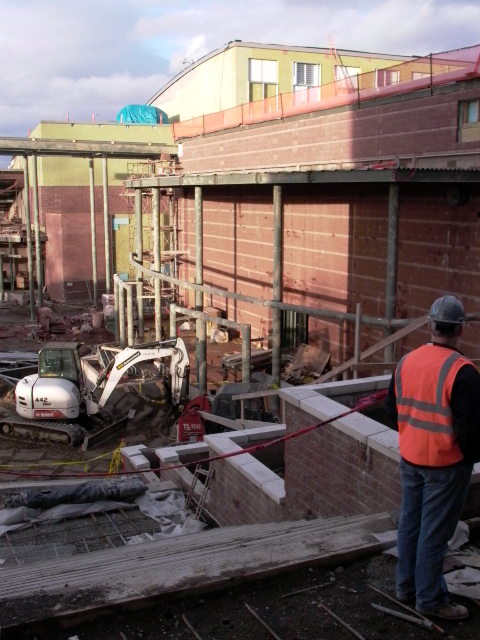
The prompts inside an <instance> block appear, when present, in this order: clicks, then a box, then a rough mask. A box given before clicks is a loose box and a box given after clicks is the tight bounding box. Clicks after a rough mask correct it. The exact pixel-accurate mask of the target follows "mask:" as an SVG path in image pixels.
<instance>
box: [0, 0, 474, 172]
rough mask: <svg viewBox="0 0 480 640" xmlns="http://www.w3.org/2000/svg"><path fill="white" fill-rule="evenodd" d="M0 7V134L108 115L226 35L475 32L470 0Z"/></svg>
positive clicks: (371, 40) (359, 38)
mask: <svg viewBox="0 0 480 640" xmlns="http://www.w3.org/2000/svg"><path fill="white" fill-rule="evenodd" d="M0 16H1V24H2V28H1V30H0V54H1V62H0V136H25V135H27V132H28V129H33V128H34V127H35V125H36V124H37V123H38V122H39V121H40V120H65V118H66V114H67V112H68V114H69V118H70V120H76V121H78V120H91V117H92V113H94V114H95V117H96V119H97V120H103V121H113V120H115V117H116V114H117V112H118V111H119V110H120V109H121V108H122V107H123V106H124V105H126V104H131V103H144V102H146V101H147V100H148V99H149V98H150V97H151V96H153V94H155V93H156V91H157V90H158V89H160V88H161V87H162V86H163V85H164V84H165V83H166V82H167V81H168V80H169V79H170V78H171V77H172V76H174V75H175V74H176V73H178V72H179V71H181V69H182V59H187V60H196V59H198V58H200V57H201V56H202V55H204V54H206V53H208V52H210V51H212V50H214V49H216V48H217V47H220V46H223V45H224V44H225V43H227V42H229V41H230V40H235V39H240V40H243V41H252V42H263V43H275V44H285V45H304V46H314V47H328V37H329V36H333V38H334V41H335V44H336V47H337V49H356V50H360V51H372V52H388V53H397V54H405V55H411V54H413V55H424V54H427V53H430V52H440V51H445V50H449V49H454V48H459V47H465V46H469V45H473V44H479V43H480V3H479V2H478V0H401V1H400V0H264V1H263V2H259V0H242V1H241V2H238V1H235V2H233V1H231V0H173V1H172V0H169V1H168V2H167V1H164V0H75V1H73V0H0ZM0 161H1V158H0Z"/></svg>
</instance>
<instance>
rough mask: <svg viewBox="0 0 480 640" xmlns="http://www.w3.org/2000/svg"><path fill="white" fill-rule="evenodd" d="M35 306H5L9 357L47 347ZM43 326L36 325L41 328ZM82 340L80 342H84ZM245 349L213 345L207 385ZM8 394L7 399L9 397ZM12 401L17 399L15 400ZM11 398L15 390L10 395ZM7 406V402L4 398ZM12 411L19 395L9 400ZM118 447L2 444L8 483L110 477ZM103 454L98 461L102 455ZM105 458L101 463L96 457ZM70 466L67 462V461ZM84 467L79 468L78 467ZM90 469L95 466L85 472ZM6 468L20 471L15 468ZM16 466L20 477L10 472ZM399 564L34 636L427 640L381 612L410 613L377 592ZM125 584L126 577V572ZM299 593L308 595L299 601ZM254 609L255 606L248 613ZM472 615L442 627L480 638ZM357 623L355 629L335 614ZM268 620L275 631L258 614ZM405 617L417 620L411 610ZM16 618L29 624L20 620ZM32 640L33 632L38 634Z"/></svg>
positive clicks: (134, 439) (147, 435)
mask: <svg viewBox="0 0 480 640" xmlns="http://www.w3.org/2000/svg"><path fill="white" fill-rule="evenodd" d="M64 311H65V317H68V315H70V316H72V315H75V314H78V313H82V312H84V311H85V309H80V310H79V309H70V310H66V309H65V310H64ZM31 324H32V321H31V319H30V312H29V309H28V307H11V306H7V307H6V306H2V307H0V351H2V352H5V351H13V350H25V351H38V349H39V347H40V346H41V342H38V341H32V340H27V339H26V335H27V333H28V331H27V329H29V328H28V327H27V325H31ZM33 324H34V323H33ZM55 337H56V338H57V339H59V340H72V339H73V336H72V333H71V331H70V330H67V331H66V332H65V333H64V334H62V333H55ZM77 339H78V338H77ZM80 339H81V341H82V342H85V343H86V344H87V345H89V344H95V343H101V342H105V341H112V339H113V337H112V335H111V334H108V333H107V332H104V331H99V332H95V333H93V334H85V335H82V336H81V338H80ZM185 339H186V343H187V348H188V349H189V352H190V353H191V355H192V364H191V371H192V376H193V378H194V376H195V365H194V362H193V355H194V349H195V336H194V334H193V332H192V333H191V334H189V335H188V336H186V338H185ZM234 350H237V351H239V350H240V346H239V345H237V344H234V343H233V344H232V343H228V344H227V345H210V344H209V345H208V346H207V353H208V359H209V362H208V366H209V373H208V379H209V383H210V384H211V385H215V384H219V382H220V380H221V374H220V367H219V362H220V359H221V356H222V354H223V353H225V352H226V351H234ZM0 395H2V394H0ZM7 395H8V394H7ZM10 395H11V394H10ZM3 397H4V405H5V394H3ZM9 403H10V405H9V407H8V408H11V404H12V397H10V398H9V401H8V398H7V402H6V404H7V405H8V404H9ZM121 435H122V436H123V437H124V438H125V440H126V443H127V444H134V443H139V442H143V443H144V444H147V445H150V446H152V445H153V446H160V442H161V438H163V437H164V436H163V435H162V434H159V433H158V432H156V431H155V430H153V431H148V430H145V429H143V428H142V430H141V432H140V433H139V432H138V430H135V429H133V430H132V429H130V430H129V429H128V428H127V430H126V432H125V433H124V434H121ZM117 444H118V443H112V444H111V445H109V446H107V445H104V446H103V447H101V448H100V449H99V450H95V449H94V450H92V451H91V452H86V453H82V452H81V451H80V449H79V448H69V447H65V446H62V445H56V446H52V445H49V446H45V445H39V444H30V443H23V444H22V443H15V442H13V443H12V442H11V441H8V442H7V441H6V440H5V439H0V470H1V471H3V475H0V481H3V482H6V481H9V480H21V479H22V476H21V472H22V471H24V472H28V473H32V472H37V473H38V474H46V475H48V476H50V477H54V475H55V476H56V475H60V476H63V475H69V474H71V473H72V471H73V472H80V473H81V472H82V471H83V470H84V469H85V468H86V469H87V470H88V472H91V473H92V472H97V473H103V472H106V471H107V470H108V466H109V464H110V460H111V453H112V450H113V449H114V448H115V446H117ZM101 454H105V455H103V457H100V458H98V456H99V455H101ZM94 458H98V459H94ZM62 463H63V464H62ZM71 463H76V464H73V465H72V464H71ZM85 463H87V467H85V466H84V465H85ZM5 465H11V466H10V467H8V466H7V467H6V466H5ZM10 469H11V472H10ZM394 569H395V560H394V559H393V558H392V557H391V556H386V555H377V556H374V557H370V558H367V559H364V560H361V561H358V562H354V563H353V564H351V565H349V566H336V567H330V568H324V567H317V566H310V567H304V568H302V569H298V570H296V571H293V572H290V573H285V574H281V575H278V576H276V577H274V578H271V579H268V580H264V581H260V582H248V583H244V584H240V585H239V586H235V587H233V586H232V587H231V588H224V589H222V590H221V591H219V592H216V593H201V594H199V595H195V596H191V597H188V598H181V599H166V598H162V600H161V602H159V603H158V604H156V605H155V606H154V607H151V608H149V609H146V610H143V611H126V610H122V612H121V613H118V611H116V612H115V613H114V615H112V616H109V617H101V618H98V619H96V620H93V621H91V622H86V623H83V624H75V625H73V626H71V627H70V628H63V629H55V630H54V629H50V630H49V631H48V632H43V631H41V630H40V629H39V630H38V632H36V631H33V633H34V634H35V637H36V638H37V640H56V639H58V640H68V639H72V638H74V639H75V640H77V638H78V640H110V639H111V640H114V639H115V640H133V639H134V638H135V639H137V638H142V639H143V640H158V639H159V638H168V639H171V640H180V639H185V640H187V639H188V638H200V639H203V640H207V639H208V640H220V639H223V640H263V639H265V640H267V639H268V638H272V637H273V638H280V639H281V640H321V639H337V638H339V639H342V638H348V637H357V638H365V639H370V640H405V639H412V640H417V639H418V640H421V639H423V638H427V637H428V636H429V635H431V634H432V632H431V631H428V630H426V629H422V628H420V627H418V626H416V625H414V624H412V623H410V622H406V621H403V620H400V619H398V618H394V617H390V616H387V615H385V614H384V613H381V612H378V611H376V610H375V609H373V608H372V606H371V603H377V604H380V605H383V606H385V607H388V608H392V609H395V610H397V611H400V612H402V611H403V610H402V609H401V608H400V607H399V606H397V605H395V604H393V603H392V602H390V601H388V600H387V599H385V598H384V597H382V596H381V595H379V594H378V593H376V592H374V591H373V590H372V589H370V588H369V585H373V586H375V587H377V588H379V589H381V590H383V591H385V592H387V593H389V594H390V595H393V593H394ZM119 580H121V576H119ZM294 592H300V593H296V594H294V595H292V594H293V593H294ZM247 605H248V607H249V608H247ZM467 605H468V606H469V609H470V613H471V616H470V618H469V619H468V620H466V621H463V622H456V623H448V622H444V621H439V624H440V625H441V626H442V627H443V628H444V629H445V630H446V635H445V637H447V636H448V635H450V636H453V637H455V638H458V639H459V640H460V639H463V640H477V639H478V638H479V637H480V632H479V627H480V611H479V608H478V605H477V604H476V603H474V602H470V603H469V604H468V603H467ZM324 607H326V608H327V609H329V610H330V611H331V612H332V613H333V614H335V615H336V616H338V617H339V618H341V620H342V621H343V622H344V623H346V624H347V625H349V626H350V627H351V630H350V631H349V630H347V629H346V628H345V627H344V626H342V625H341V624H340V622H339V621H338V620H336V619H334V617H332V615H330V614H329V613H328V612H327V611H326V609H325V608H324ZM254 613H255V614H257V615H258V616H260V618H261V619H262V620H263V621H264V622H265V624H267V625H268V626H269V627H270V629H271V631H269V630H267V629H266V628H265V627H264V626H263V625H262V624H261V622H259V621H258V619H257V618H256V617H255V615H254ZM404 613H406V614H408V612H407V611H404ZM17 622H20V620H19V621H17ZM30 637H31V636H30Z"/></svg>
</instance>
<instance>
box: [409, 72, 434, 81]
mask: <svg viewBox="0 0 480 640" xmlns="http://www.w3.org/2000/svg"><path fill="white" fill-rule="evenodd" d="M424 78H430V73H429V72H428V71H412V80H423V79H424Z"/></svg>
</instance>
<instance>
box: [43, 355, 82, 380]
mask: <svg viewBox="0 0 480 640" xmlns="http://www.w3.org/2000/svg"><path fill="white" fill-rule="evenodd" d="M38 377H39V378H65V379H66V380H71V381H72V382H74V383H75V384H76V385H79V383H80V362H79V357H78V352H77V351H76V350H71V349H45V350H44V351H41V352H40V353H39V356H38Z"/></svg>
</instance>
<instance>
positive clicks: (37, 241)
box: [32, 153, 43, 307]
mask: <svg viewBox="0 0 480 640" xmlns="http://www.w3.org/2000/svg"><path fill="white" fill-rule="evenodd" d="M32 188H33V211H34V228H35V257H36V261H37V304H38V306H39V307H43V276H42V244H41V242H40V214H39V210H38V180H37V154H36V153H34V154H33V155H32Z"/></svg>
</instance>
